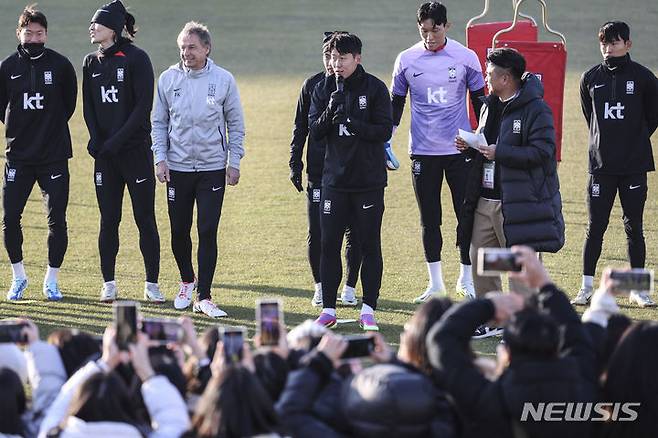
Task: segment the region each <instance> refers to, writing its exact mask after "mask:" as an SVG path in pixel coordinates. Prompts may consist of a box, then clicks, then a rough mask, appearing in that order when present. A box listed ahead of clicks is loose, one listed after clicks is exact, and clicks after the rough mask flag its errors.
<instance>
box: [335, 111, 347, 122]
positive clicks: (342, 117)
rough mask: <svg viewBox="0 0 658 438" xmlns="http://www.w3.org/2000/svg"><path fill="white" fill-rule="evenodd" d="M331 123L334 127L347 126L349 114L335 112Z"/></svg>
mask: <svg viewBox="0 0 658 438" xmlns="http://www.w3.org/2000/svg"><path fill="white" fill-rule="evenodd" d="M331 123H332V124H334V125H347V123H348V122H347V114H345V111H338V112H335V113H334V116H333V117H332V118H331Z"/></svg>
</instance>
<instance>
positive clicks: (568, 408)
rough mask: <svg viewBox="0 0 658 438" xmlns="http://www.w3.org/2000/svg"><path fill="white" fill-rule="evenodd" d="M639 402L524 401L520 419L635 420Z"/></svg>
mask: <svg viewBox="0 0 658 438" xmlns="http://www.w3.org/2000/svg"><path fill="white" fill-rule="evenodd" d="M639 406H640V403H611V402H600V403H591V402H588V403H571V402H569V403H567V402H552V403H528V402H526V403H524V404H523V412H522V413H521V421H522V422H524V421H601V422H607V421H635V420H637V417H638V413H637V410H636V409H634V408H637V407H639Z"/></svg>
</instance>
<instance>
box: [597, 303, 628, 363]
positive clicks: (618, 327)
mask: <svg viewBox="0 0 658 438" xmlns="http://www.w3.org/2000/svg"><path fill="white" fill-rule="evenodd" d="M631 324H632V321H631V320H630V318H628V317H627V316H626V315H624V314H622V313H617V314H614V315H612V316H610V318H609V319H608V327H607V329H606V331H605V340H604V343H603V352H602V357H601V361H602V363H603V364H604V369H605V368H607V365H608V362H609V361H610V358H611V357H612V353H614V351H615V349H616V348H617V345H618V344H619V341H620V340H621V337H622V336H623V335H624V333H625V332H626V330H627V329H628V327H630V325H631Z"/></svg>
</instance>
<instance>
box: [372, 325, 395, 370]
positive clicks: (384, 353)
mask: <svg viewBox="0 0 658 438" xmlns="http://www.w3.org/2000/svg"><path fill="white" fill-rule="evenodd" d="M369 336H370V337H371V338H373V339H374V341H375V348H373V350H372V351H371V352H370V358H371V359H372V360H374V361H375V362H378V363H384V362H390V361H391V358H392V357H393V350H391V347H390V346H389V345H388V344H387V343H386V341H385V340H384V337H383V336H382V335H381V334H380V333H373V332H371V333H369Z"/></svg>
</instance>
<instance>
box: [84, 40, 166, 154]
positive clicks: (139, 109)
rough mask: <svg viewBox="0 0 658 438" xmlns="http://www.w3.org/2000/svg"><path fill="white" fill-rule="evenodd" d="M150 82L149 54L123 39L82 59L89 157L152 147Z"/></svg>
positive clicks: (151, 69) (151, 89) (151, 95)
mask: <svg viewBox="0 0 658 438" xmlns="http://www.w3.org/2000/svg"><path fill="white" fill-rule="evenodd" d="M153 82H154V78H153V66H152V65H151V60H150V59H149V57H148V55H147V54H146V52H144V51H143V50H142V49H140V48H138V47H136V46H134V45H133V44H132V43H131V42H130V41H129V40H127V39H121V40H119V41H117V42H116V43H115V44H114V45H112V46H111V47H109V48H108V49H107V50H104V51H102V52H101V51H96V52H93V53H90V54H88V55H87V56H86V57H85V59H84V63H83V65H82V97H83V104H84V117H85V123H86V124H87V129H88V130H89V137H90V138H89V144H88V146H87V150H88V151H89V153H90V154H91V155H92V156H93V157H96V156H97V155H101V156H115V155H117V154H118V153H120V152H121V151H125V150H129V149H134V148H138V147H149V146H150V145H151V136H150V134H151V122H150V119H149V117H150V115H151V107H152V106H153Z"/></svg>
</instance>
